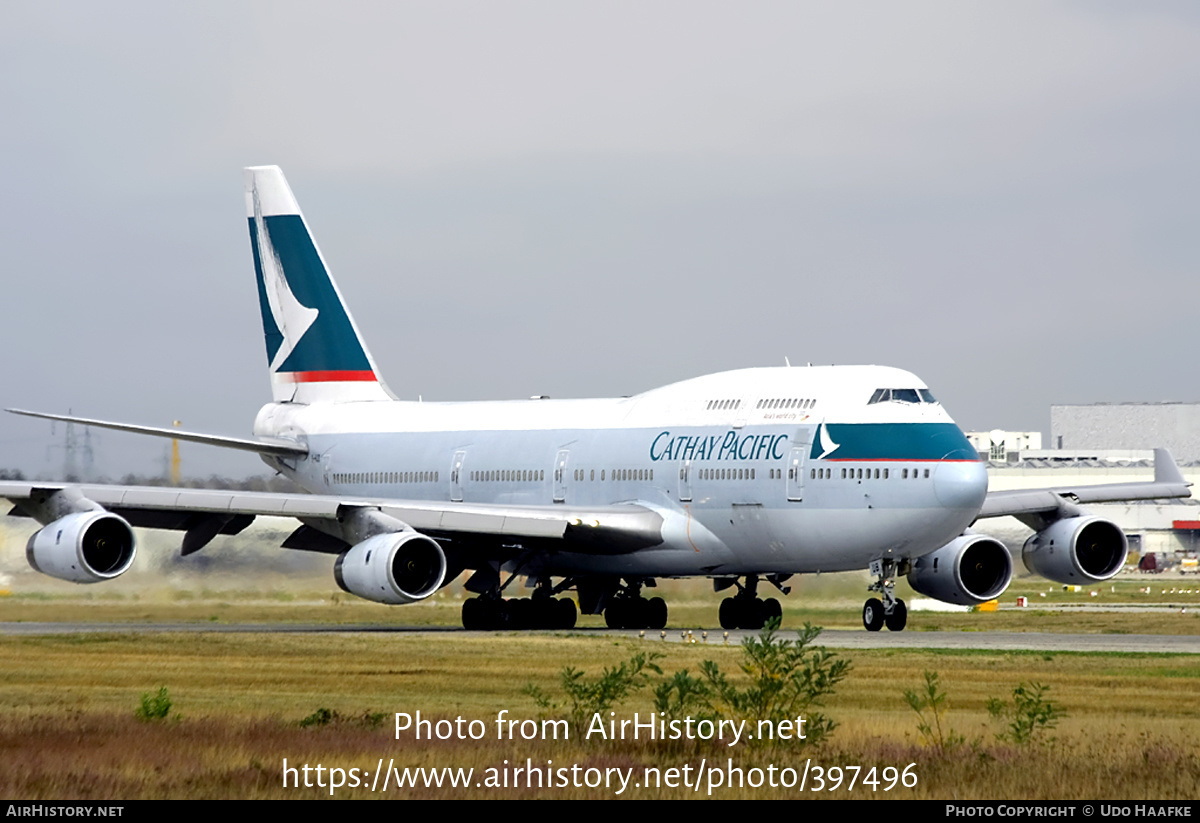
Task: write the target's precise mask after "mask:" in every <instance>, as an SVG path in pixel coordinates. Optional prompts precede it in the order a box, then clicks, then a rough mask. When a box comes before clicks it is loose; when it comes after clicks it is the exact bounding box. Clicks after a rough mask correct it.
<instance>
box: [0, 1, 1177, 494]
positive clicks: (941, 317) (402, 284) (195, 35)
mask: <svg viewBox="0 0 1200 823" xmlns="http://www.w3.org/2000/svg"><path fill="white" fill-rule="evenodd" d="M0 112H2V113H3V114H2V115H0V116H2V117H3V123H4V126H3V128H0V180H2V181H3V187H2V188H0V261H2V262H0V265H2V266H3V268H4V276H3V283H4V286H5V288H4V291H3V305H4V306H5V308H6V309H7V310H6V311H5V312H4V314H3V318H4V320H3V323H0V344H2V345H3V347H4V350H5V351H6V352H7V353H8V358H7V366H6V368H5V370H4V376H5V380H4V385H3V389H2V390H0V403H2V404H3V405H5V406H21V407H26V408H35V409H40V410H45V411H57V412H65V411H66V410H67V409H73V410H74V411H75V413H77V414H84V415H91V416H97V417H109V418H115V419H122V420H128V421H131V422H142V423H147V424H157V425H163V424H169V423H170V421H171V420H172V419H174V418H181V419H183V421H184V423H185V425H186V426H187V427H188V428H193V429H199V430H207V431H215V432H219V433H226V434H242V435H244V434H247V433H248V432H249V428H250V425H251V423H252V421H253V417H254V413H255V412H256V411H257V409H258V408H259V406H261V405H262V404H263V403H265V402H267V401H268V400H269V397H270V392H269V388H268V383H267V377H266V358H265V354H264V348H263V343H262V336H261V326H260V322H259V318H258V312H257V307H256V302H255V295H254V285H253V272H252V266H251V262H250V253H249V243H248V240H247V237H246V225H245V219H244V216H243V201H242V194H241V186H242V180H241V167H242V166H244V165H251V164H265V163H277V164H279V165H281V166H282V167H283V169H284V171H285V173H286V174H287V175H288V179H289V182H290V183H291V184H292V187H293V189H294V190H295V192H296V195H297V197H298V198H299V200H300V203H301V207H302V208H303V209H304V211H305V214H306V216H307V218H308V220H309V223H310V225H311V226H312V228H313V230H314V232H315V233H316V236H317V239H318V242H319V243H320V245H321V247H322V251H323V252H324V254H325V257H326V259H327V261H328V262H329V264H330V266H331V267H332V269H333V271H334V274H335V276H336V277H337V278H338V283H339V286H340V287H341V289H342V292H343V294H344V295H345V297H346V298H347V300H348V301H349V303H350V307H351V309H352V311H353V313H354V315H355V318H356V320H357V322H358V324H359V327H360V328H361V329H362V331H363V332H364V334H365V336H366V338H367V341H368V343H369V345H370V347H371V349H372V351H373V353H374V355H375V358H376V360H377V361H378V362H379V365H380V366H381V368H382V370H383V372H384V374H385V376H386V378H387V380H388V381H389V383H390V385H391V386H392V388H393V389H394V390H395V391H396V392H397V393H398V394H399V395H401V396H402V397H406V398H415V397H416V396H417V395H418V394H420V395H423V396H424V397H425V399H437V400H444V399H482V398H494V397H526V396H529V395H531V394H549V395H552V396H557V397H566V396H604V395H618V394H631V393H635V392H638V391H641V390H644V389H647V388H651V387H654V386H656V385H661V384H664V383H669V382H672V381H674V380H679V379H684V378H688V377H692V376H695V375H698V374H703V373H705V372H711V371H719V370H724V369H732V368H739V367H744V366H757V365H778V364H782V363H783V358H784V357H785V356H787V357H790V358H791V361H792V363H793V364H797V363H804V362H809V361H811V362H813V363H843V364H844V363H881V364H887V365H894V366H900V367H902V368H907V369H910V370H912V371H914V372H916V373H917V374H919V375H920V376H921V377H922V378H923V379H924V380H926V381H927V382H928V383H929V385H930V386H931V387H932V388H933V390H934V393H935V394H936V395H938V397H939V398H940V399H942V400H943V402H944V403H945V405H946V407H947V408H948V410H949V411H950V413H951V414H952V415H954V417H955V419H956V420H957V421H958V422H959V423H960V424H961V425H962V426H963V427H964V428H967V429H991V428H1008V429H1043V430H1044V429H1046V428H1047V427H1048V422H1049V406H1050V404H1051V403H1084V402H1097V401H1122V400H1125V401H1127V400H1193V401H1194V400H1197V399H1200V387H1197V385H1196V380H1195V377H1194V373H1195V369H1194V367H1193V349H1194V347H1195V344H1194V342H1193V341H1194V340H1195V337H1196V333H1195V330H1194V328H1193V326H1194V322H1195V317H1196V315H1197V311H1196V307H1197V304H1198V302H1200V301H1198V300H1197V297H1198V292H1200V280H1198V278H1197V277H1196V273H1197V271H1198V265H1197V264H1198V263H1200V260H1198V257H1200V254H1198V250H1197V242H1196V231H1195V227H1196V226H1197V224H1198V222H1200V221H1198V214H1197V212H1198V208H1200V207H1198V205H1197V202H1198V199H1197V196H1196V190H1197V187H1198V184H1200V160H1198V159H1197V154H1198V150H1197V146H1200V8H1198V7H1196V6H1195V5H1194V4H1191V3H1182V2H1180V3H1165V2H1164V3H1155V2H1139V3H1104V2H1060V3H1052V2H1028V3H1022V2H1011V0H1004V2H992V3H987V2H980V3H962V2H957V1H953V2H922V3H916V2H909V3H886V2H875V3H855V2H842V1H841V0H839V2H829V3H802V2H779V3H773V2H736V3H734V2H728V3H726V2H696V1H695V0H689V1H688V2H652V1H651V2H614V0H605V2H596V3H589V2H566V3H564V2H559V1H555V2H445V1H444V0H438V2H420V3H418V2H407V3H403V2H396V3H339V4H337V5H336V6H335V5H333V4H323V3H299V2H280V3H266V2H260V3H246V2H237V3H232V2H231V3H213V2H205V3H197V4H185V3H127V2H126V3H122V2H108V3H53V2H23V1H21V0H7V1H6V2H5V3H3V4H2V5H0ZM56 433H57V436H56V437H54V438H52V437H51V432H50V425H49V424H48V423H42V422H33V421H26V420H22V419H17V418H13V417H11V416H8V415H5V416H2V417H0V467H4V466H14V467H17V466H19V467H21V468H24V469H26V470H27V471H34V472H46V473H51V472H54V471H58V470H60V469H61V464H62V450H61V449H55V450H52V449H51V446H52V445H53V444H54V443H59V444H61V442H62V433H63V432H62V428H61V427H59V428H57V430H56ZM93 445H94V447H95V450H96V451H95V454H96V463H97V468H98V469H99V470H100V471H103V472H107V473H109V474H114V475H115V474H119V473H122V472H125V471H128V470H139V471H154V470H158V469H160V468H161V466H162V455H163V453H164V447H163V444H162V443H161V442H156V441H149V442H146V441H143V440H141V439H138V438H134V437H131V436H128V435H119V434H116V433H105V434H102V435H100V436H99V437H98V438H96V439H95V440H94V441H93ZM184 448H185V452H184V463H185V465H184V467H185V471H187V472H188V473H190V474H204V473H209V472H213V471H221V472H226V473H232V474H246V473H253V472H257V471H259V470H260V469H264V468H265V467H262V466H261V464H260V463H258V461H257V460H256V459H255V458H253V457H247V456H244V455H237V454H231V453H227V452H223V451H219V450H212V449H204V448H202V447H197V446H185V447H184Z"/></svg>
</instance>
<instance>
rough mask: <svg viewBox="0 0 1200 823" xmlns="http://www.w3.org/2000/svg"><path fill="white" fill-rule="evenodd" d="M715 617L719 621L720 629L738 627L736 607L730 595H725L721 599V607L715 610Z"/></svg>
mask: <svg viewBox="0 0 1200 823" xmlns="http://www.w3.org/2000/svg"><path fill="white" fill-rule="evenodd" d="M717 617H718V618H719V619H720V621H721V628H722V629H736V628H737V627H738V607H737V603H736V602H735V601H734V599H733V598H732V597H726V598H725V599H724V600H722V601H721V609H720V611H718V612H717Z"/></svg>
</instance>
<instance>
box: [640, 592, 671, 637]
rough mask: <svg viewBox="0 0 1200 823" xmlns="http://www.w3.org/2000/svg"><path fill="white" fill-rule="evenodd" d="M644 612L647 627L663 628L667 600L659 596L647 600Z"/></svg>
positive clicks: (664, 625)
mask: <svg viewBox="0 0 1200 823" xmlns="http://www.w3.org/2000/svg"><path fill="white" fill-rule="evenodd" d="M644 612H645V615H646V628H647V629H665V628H666V627H667V601H665V600H663V599H662V598H661V597H654V598H651V599H650V600H647V601H646V608H645V609H644Z"/></svg>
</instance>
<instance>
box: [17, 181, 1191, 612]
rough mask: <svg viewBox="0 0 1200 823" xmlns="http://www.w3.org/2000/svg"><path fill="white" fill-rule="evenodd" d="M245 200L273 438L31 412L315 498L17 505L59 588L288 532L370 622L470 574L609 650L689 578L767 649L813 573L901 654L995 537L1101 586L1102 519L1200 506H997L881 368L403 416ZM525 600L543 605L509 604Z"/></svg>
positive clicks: (260, 420) (1110, 571) (293, 226)
mask: <svg viewBox="0 0 1200 823" xmlns="http://www.w3.org/2000/svg"><path fill="white" fill-rule="evenodd" d="M245 177H246V214H247V218H248V225H249V230H250V245H251V250H252V253H253V258H254V270H255V275H256V277H257V282H258V296H259V304H260V308H261V312H262V322H263V332H264V336H265V341H266V355H267V362H268V366H269V373H270V379H271V388H272V392H273V402H272V403H270V404H268V405H266V406H264V407H263V408H262V409H261V410H260V411H259V413H258V417H257V419H256V420H255V423H254V435H255V436H254V437H253V438H231V437H221V436H216V435H207V434H199V433H188V432H179V431H177V430H175V429H159V428H152V427H148V426H137V425H131V424H123V423H114V422H110V421H100V420H89V419H83V418H74V417H66V416H61V415H50V414H40V413H33V412H19V413H22V414H33V415H35V416H40V417H47V418H50V419H57V420H71V421H74V422H77V423H83V424H87V425H94V426H104V427H108V428H115V429H120V430H124V431H132V432H139V433H142V434H151V435H157V436H165V437H172V438H179V439H183V440H190V441H196V442H201V443H208V444H211V445H216V446H222V447H227V448H235V449H243V450H249V451H253V452H256V453H258V454H259V455H261V456H262V459H263V460H264V461H265V462H266V463H267V464H268V465H269V466H271V467H272V468H274V469H277V470H278V471H280V472H282V473H283V474H284V475H286V476H288V477H290V478H292V479H293V480H295V481H296V482H297V483H298V484H299V485H300V486H302V487H303V488H304V489H305V490H306V491H308V492H309V494H306V495H281V494H253V493H242V492H218V491H198V490H192V489H163V488H139V487H124V486H102V485H79V484H69V483H40V482H12V481H4V482H0V496H3V497H6V498H8V499H9V500H11V501H12V502H13V503H14V504H15V508H14V510H13V513H14V514H19V515H25V516H30V517H34V518H36V519H37V520H38V521H39V522H40V523H42V524H44V528H42V529H41V530H40V531H38V532H37V533H36V534H34V535H33V537H31V538H30V540H29V544H28V548H27V555H28V559H29V562H30V563H31V564H32V566H33V567H34V568H35V569H37V570H38V571H41V572H44V573H46V574H49V575H53V576H55V577H59V578H63V579H65V580H72V581H75V582H79V583H94V582H99V581H103V580H110V579H112V578H114V577H117V576H118V575H120V574H121V573H123V572H124V571H126V570H127V569H128V568H129V567H130V564H132V562H133V559H134V532H133V529H132V527H139V526H140V527H151V528H164V529H175V530H179V531H182V532H183V533H184V535H183V540H182V552H183V553H184V554H190V553H192V552H196V551H199V550H201V549H202V548H204V546H206V545H207V544H208V543H209V541H211V540H212V538H214V537H215V536H216V535H218V534H226V535H231V534H237V533H238V532H240V531H241V530H242V529H244V528H245V527H246V526H247V525H249V524H250V522H251V521H253V520H254V518H255V517H257V516H259V515H270V516H290V517H294V518H296V519H297V520H298V521H299V524H300V525H299V526H298V528H297V529H296V530H295V531H294V532H293V533H292V534H291V535H290V536H289V537H288V538H287V539H286V540H285V541H284V543H283V546H284V547H285V548H289V549H303V550H309V551H318V552H327V553H329V554H332V555H335V556H336V561H335V564H334V576H335V578H336V580H337V582H338V585H340V586H341V587H342V588H343V589H345V590H346V591H347V592H350V593H352V594H355V595H358V596H359V597H363V598H366V599H368V600H373V601H376V602H379V603H391V604H401V603H413V602H417V601H420V600H423V599H424V598H427V597H429V596H430V595H432V594H433V593H434V592H436V591H437V590H438V589H439V588H441V587H442V586H444V585H446V584H447V583H449V582H450V581H451V580H453V579H455V578H456V577H458V576H459V575H460V574H462V573H463V572H464V571H469V572H470V577H469V579H468V580H467V582H466V588H467V590H468V591H470V592H472V593H474V594H476V595H478V596H477V597H474V598H471V599H469V600H467V601H466V602H465V603H464V605H463V611H462V619H463V625H464V626H465V627H467V628H472V629H490V628H500V627H510V628H540V627H548V628H564V627H565V628H569V627H571V626H573V625H574V624H575V620H576V616H577V612H576V600H575V599H571V598H567V597H563V596H562V595H563V593H564V592H567V591H574V592H575V593H576V595H577V600H578V605H579V608H580V609H581V610H582V611H583V612H584V613H587V614H600V613H603V614H604V616H605V619H606V621H607V623H608V625H609V626H612V627H617V628H651V629H658V628H662V627H664V626H665V625H666V624H667V621H668V617H667V606H666V603H665V602H664V601H663V600H662V598H658V597H655V598H646V597H645V596H644V595H643V592H644V590H645V589H648V588H653V587H654V585H655V582H656V580H658V579H660V578H671V577H708V578H711V579H712V580H713V581H714V585H715V587H716V588H717V590H722V589H734V590H735V593H734V594H733V596H731V597H729V598H727V599H725V600H724V601H723V602H722V604H721V607H720V615H719V618H720V623H721V625H722V626H723V627H725V628H750V629H753V628H758V627H761V626H762V625H763V623H764V622H765V621H766V620H769V619H771V618H775V617H779V616H780V614H781V608H780V604H779V601H778V600H776V599H775V598H766V599H764V598H762V597H761V596H760V594H759V590H760V587H762V586H763V584H764V583H765V584H766V585H769V586H771V587H773V588H775V589H777V590H779V591H780V592H782V593H784V594H786V593H787V592H788V591H789V589H788V587H787V586H786V582H787V580H788V579H789V578H790V577H792V576H793V575H796V574H803V573H808V572H835V571H845V570H851V569H863V568H867V569H869V570H870V572H871V578H872V583H871V585H870V589H871V591H872V592H873V596H872V597H870V598H869V599H868V600H867V601H866V603H865V605H864V607H863V624H864V626H865V627H866V628H867V629H868V630H871V631H878V630H879V629H880V628H881V627H883V626H884V625H886V626H887V627H888V628H889V629H891V630H893V631H899V630H901V629H903V628H904V626H905V623H906V619H907V610H906V608H905V604H904V601H903V600H900V599H899V598H897V597H896V596H895V593H894V585H895V580H896V578H897V576H898V575H907V578H908V581H909V584H910V585H911V586H912V588H913V589H915V590H916V591H918V592H921V593H923V594H925V595H927V596H929V597H932V598H936V599H938V600H942V601H946V602H950V603H957V604H978V603H983V602H986V601H988V600H991V599H993V598H996V597H998V596H999V595H1000V594H1001V593H1002V592H1003V591H1004V590H1005V588H1006V587H1007V586H1008V583H1009V580H1010V578H1011V576H1012V560H1011V556H1010V554H1009V552H1008V550H1007V549H1006V548H1005V547H1004V545H1003V544H1001V543H1000V542H999V541H997V540H995V539H993V538H990V537H987V536H985V535H982V534H976V533H973V532H971V531H968V528H969V527H970V526H971V525H972V524H973V523H975V522H976V521H977V520H979V519H980V518H986V517H996V516H1001V515H1014V516H1016V517H1018V518H1020V519H1022V520H1023V521H1024V522H1025V523H1027V524H1028V525H1030V526H1031V527H1032V528H1033V529H1034V530H1035V534H1034V535H1033V536H1032V537H1031V538H1029V540H1028V542H1027V543H1026V544H1025V547H1024V549H1023V558H1024V561H1025V564H1026V566H1027V567H1028V568H1029V569H1030V570H1031V571H1033V572H1035V573H1037V574H1040V575H1043V576H1045V577H1048V578H1050V579H1051V580H1055V581H1058V582H1061V583H1094V582H1098V581H1102V580H1106V579H1108V578H1110V577H1112V576H1113V575H1115V574H1116V573H1117V572H1118V571H1119V570H1120V568H1121V567H1122V565H1123V564H1124V562H1125V555H1126V552H1127V542H1126V538H1125V535H1124V534H1123V533H1122V532H1121V530H1120V529H1119V528H1118V527H1117V526H1116V525H1115V524H1113V523H1111V522H1109V521H1107V520H1103V519H1100V518H1098V517H1093V516H1089V515H1087V514H1085V513H1084V512H1083V511H1082V510H1081V509H1080V508H1079V505H1078V504H1080V503H1086V502H1101V501H1107V500H1132V499H1150V498H1168V497H1187V496H1188V495H1189V490H1188V484H1186V483H1185V482H1184V480H1183V477H1182V476H1181V475H1180V474H1179V471H1178V469H1177V468H1176V467H1175V464H1174V462H1173V461H1172V460H1171V459H1170V456H1169V455H1167V454H1166V452H1163V451H1160V452H1158V453H1157V454H1156V463H1155V479H1154V481H1153V482H1146V483H1133V484H1120V485H1108V486H1090V487H1088V486H1084V487H1078V488H1061V489H1045V490H1040V491H1024V492H1012V493H999V494H990V495H989V493H988V490H987V472H986V469H985V466H984V465H983V464H982V463H981V462H980V461H979V459H978V457H977V455H976V454H975V452H974V450H973V449H972V447H971V445H970V444H969V443H968V441H967V439H966V437H965V436H964V435H963V433H962V432H961V431H960V430H959V428H958V426H956V425H955V424H954V421H953V420H951V419H950V416H949V415H948V414H947V413H946V411H945V409H943V408H942V406H941V404H939V403H938V401H937V399H936V398H935V397H934V395H933V394H932V393H931V392H930V390H929V388H928V387H927V386H926V385H925V384H924V383H923V382H922V381H921V380H920V379H919V378H917V377H916V376H915V375H913V374H910V373H909V372H906V371H902V370H900V369H894V368H884V367H879V366H843V367H832V366H831V367H822V368H811V367H810V368H755V369H745V370H741V371H731V372H724V373H720V374H711V375H707V376H704V377H698V378H695V379H692V380H685V381H683V382H680V383H675V384H673V385H670V386H665V387H663V388H659V389H654V390H652V391H647V392H644V393H642V394H639V395H635V396H633V397H625V398H619V399H607V400H549V399H541V398H536V399H532V400H525V401H501V402H476V403H428V402H425V403H420V402H407V401H400V400H397V399H396V398H395V396H394V395H393V394H392V392H391V391H390V390H389V389H388V387H387V385H386V384H385V383H384V381H383V378H382V377H381V376H380V374H379V370H378V369H377V368H376V365H375V361H374V360H373V358H372V357H371V354H370V351H369V350H368V349H367V346H366V344H365V343H364V341H363V338H362V335H361V334H360V333H359V330H358V328H357V326H356V325H355V323H354V320H353V319H352V318H351V316H350V313H349V311H348V310H347V308H346V306H345V303H344V301H343V300H342V298H341V295H340V293H339V292H338V289H337V286H336V285H335V284H334V281H333V279H332V278H331V276H330V274H329V271H328V268H327V267H326V265H325V261H324V259H323V258H322V256H321V254H320V252H319V251H318V249H317V246H316V244H315V242H314V241H313V238H312V235H311V233H310V231H309V228H308V225H307V223H306V222H305V220H304V217H303V216H302V215H301V212H300V208H299V206H298V204H297V202H296V199H295V197H294V196H293V194H292V191H291V189H290V188H289V186H288V184H287V182H286V181H285V180H284V176H283V173H282V172H281V171H280V170H279V168H277V167H275V166H260V167H254V168H249V169H246V173H245ZM14 411H15V410H14ZM518 577H523V578H526V579H527V581H528V583H529V585H530V586H531V587H532V596H530V597H527V598H509V599H505V598H504V594H505V593H506V592H507V593H510V594H511V591H510V590H509V588H508V586H509V584H510V583H511V582H512V581H513V580H514V579H515V578H518Z"/></svg>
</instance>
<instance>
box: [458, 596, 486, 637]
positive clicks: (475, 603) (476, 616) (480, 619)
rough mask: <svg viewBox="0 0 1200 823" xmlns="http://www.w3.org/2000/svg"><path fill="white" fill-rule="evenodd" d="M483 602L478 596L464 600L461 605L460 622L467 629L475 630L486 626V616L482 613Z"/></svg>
mask: <svg viewBox="0 0 1200 823" xmlns="http://www.w3.org/2000/svg"><path fill="white" fill-rule="evenodd" d="M482 606H483V604H481V603H480V602H479V598H478V597H472V598H471V599H470V600H464V601H463V605H462V624H463V628H464V629H466V630H467V631H471V632H477V631H482V630H483V629H486V628H487V617H486V615H485V614H484V613H483V611H484V610H483V607H482Z"/></svg>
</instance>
